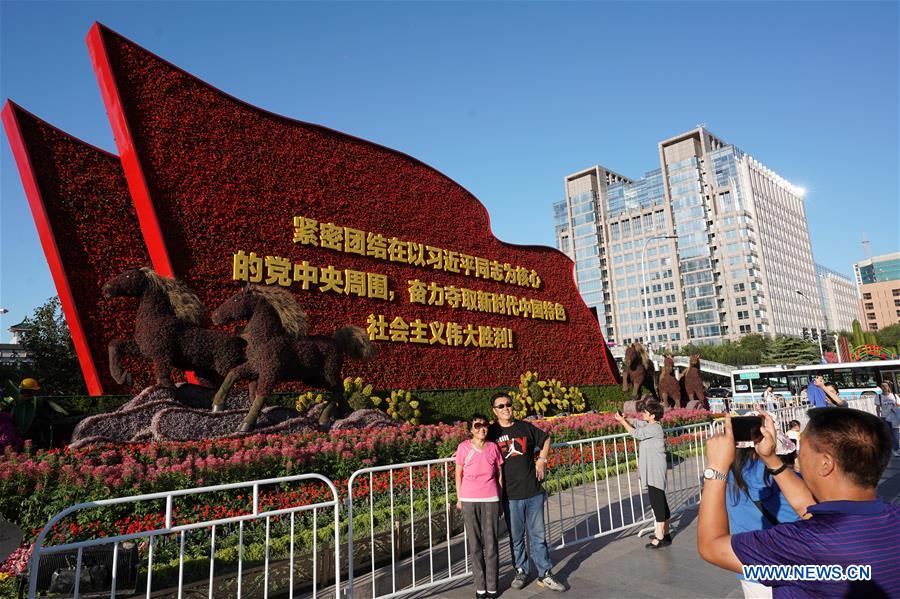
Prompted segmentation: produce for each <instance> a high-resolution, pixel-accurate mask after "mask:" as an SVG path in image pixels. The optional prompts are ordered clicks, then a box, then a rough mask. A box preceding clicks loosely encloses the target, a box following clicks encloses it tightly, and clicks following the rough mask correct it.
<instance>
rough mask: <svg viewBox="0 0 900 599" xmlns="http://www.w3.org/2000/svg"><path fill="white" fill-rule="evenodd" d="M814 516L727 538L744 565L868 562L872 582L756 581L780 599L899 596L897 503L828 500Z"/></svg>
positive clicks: (816, 508)
mask: <svg viewBox="0 0 900 599" xmlns="http://www.w3.org/2000/svg"><path fill="white" fill-rule="evenodd" d="M809 513H810V514H812V516H813V517H812V518H810V519H809V520H800V521H798V522H793V523H790V524H782V525H779V526H776V527H775V528H770V529H768V530H757V531H753V532H745V533H740V534H737V535H733V536H732V537H731V547H732V549H733V550H734V553H735V555H737V558H738V559H739V560H740V561H741V564H742V565H745V566H749V565H768V564H786V565H806V564H813V565H832V564H837V565H840V566H843V567H844V568H846V567H847V566H850V565H871V567H872V579H871V580H870V581H835V582H831V581H829V582H821V581H779V580H763V581H760V582H762V583H763V584H766V585H767V586H771V587H772V591H773V593H772V596H773V597H775V598H781V597H900V564H898V561H900V560H898V557H900V551H898V549H897V531H898V530H900V506H896V505H891V504H888V503H885V502H884V501H883V500H881V499H876V500H874V501H826V502H823V503H817V504H815V505H811V506H810V507H809Z"/></svg>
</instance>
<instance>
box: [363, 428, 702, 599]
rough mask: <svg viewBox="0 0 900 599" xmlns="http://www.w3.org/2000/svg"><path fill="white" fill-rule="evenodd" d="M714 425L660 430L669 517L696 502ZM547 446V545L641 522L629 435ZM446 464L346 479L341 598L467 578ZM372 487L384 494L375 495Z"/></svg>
mask: <svg viewBox="0 0 900 599" xmlns="http://www.w3.org/2000/svg"><path fill="white" fill-rule="evenodd" d="M715 426H716V425H715V423H709V422H706V423H701V424H693V425H686V426H680V427H674V428H670V429H666V430H665V433H666V452H667V455H668V458H669V469H668V471H667V477H668V480H667V489H666V493H667V495H668V496H669V498H670V502H671V504H672V505H673V509H672V512H673V513H676V512H678V511H680V510H683V509H684V508H686V507H689V506H691V505H694V504H696V503H697V502H699V497H700V489H701V479H702V474H703V469H704V468H705V455H704V453H703V444H704V441H705V440H706V438H708V437H709V435H710V432H711V431H712V430H714V428H715ZM551 449H552V453H551V455H550V459H549V465H550V470H549V471H548V479H547V481H546V482H545V486H546V488H547V489H548V491H550V492H551V495H550V496H549V497H548V499H547V501H545V503H544V509H545V510H546V511H545V533H546V535H547V541H548V543H549V544H550V545H551V546H552V547H554V548H561V547H564V546H570V545H573V544H577V543H581V542H585V541H589V540H591V539H596V538H599V537H602V536H605V535H609V534H613V533H617V532H621V531H623V530H627V529H630V528H632V527H634V526H636V525H641V524H644V523H647V522H650V520H651V519H652V514H651V513H650V510H649V502H647V501H645V499H644V493H643V490H642V484H641V481H640V480H639V476H638V468H637V460H638V457H639V456H638V443H637V441H636V440H635V439H634V438H633V437H632V436H631V435H629V434H625V433H620V434H615V435H604V436H599V437H592V438H588V439H579V440H575V441H566V442H560V443H556V444H553V445H552V446H551ZM451 464H453V468H454V469H455V463H454V459H453V458H442V459H435V460H424V461H419V462H409V463H405V464H391V465H387V466H375V467H370V468H363V469H360V470H358V471H356V472H354V473H353V475H352V476H351V477H350V479H349V480H348V482H347V490H348V493H347V518H348V528H349V530H348V551H347V560H348V573H347V585H346V591H347V596H348V597H350V598H352V597H354V596H359V595H361V594H362V593H363V592H365V594H366V596H370V597H373V598H374V597H395V596H399V595H404V594H407V593H411V592H414V591H422V590H425V589H428V588H430V587H434V586H436V585H439V584H444V583H447V582H450V581H453V580H457V579H461V578H464V577H466V576H468V575H469V574H470V573H471V571H470V567H469V562H468V546H467V541H466V538H465V534H462V535H460V534H459V533H460V532H463V533H464V532H465V527H464V525H463V522H462V518H461V516H460V515H459V514H458V513H457V510H456V508H455V505H454V504H455V496H456V493H455V488H451V487H452V485H454V473H455V470H451V467H450V466H451ZM376 488H380V489H382V490H383V491H384V492H385V493H382V494H381V496H380V497H378V498H376V496H375V495H376V494H375V493H374V492H373V490H374V489H376ZM417 506H418V507H417ZM361 510H362V511H365V512H364V513H365V518H363V519H361V518H360V516H359V513H360V511H361ZM379 512H381V513H380V514H379ZM407 527H408V529H407ZM501 544H502V541H501ZM358 554H359V555H358ZM358 570H362V573H361V575H360V576H358V575H357V574H360V572H356V571H358Z"/></svg>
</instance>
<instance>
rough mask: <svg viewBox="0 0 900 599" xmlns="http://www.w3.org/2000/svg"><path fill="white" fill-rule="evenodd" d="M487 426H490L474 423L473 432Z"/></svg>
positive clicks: (484, 423)
mask: <svg viewBox="0 0 900 599" xmlns="http://www.w3.org/2000/svg"><path fill="white" fill-rule="evenodd" d="M487 426H488V425H487V422H473V423H472V430H473V431H477V430H481V429H483V428H487Z"/></svg>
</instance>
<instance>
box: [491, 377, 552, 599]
mask: <svg viewBox="0 0 900 599" xmlns="http://www.w3.org/2000/svg"><path fill="white" fill-rule="evenodd" d="M491 407H492V408H493V411H494V415H495V416H496V417H497V420H496V422H494V423H493V424H491V426H490V427H489V428H488V440H490V441H493V442H494V443H496V444H497V445H499V446H500V453H501V454H502V455H503V512H504V514H505V515H506V524H507V528H509V542H510V545H511V546H512V555H513V560H514V562H515V566H516V576H515V578H514V579H513V581H512V588H514V589H521V588H522V587H524V586H525V581H526V578H527V576H528V558H529V557H531V559H532V561H534V565H535V567H536V568H537V570H538V572H537V574H538V579H537V584H538V586H539V587H541V588H544V587H546V588H548V589H550V590H553V591H565V590H566V588H565V587H564V586H563V585H562V584H560V583H559V582H557V580H556V579H555V578H554V577H553V574H552V573H551V572H550V569H551V568H552V567H553V565H552V564H551V563H550V550H549V549H548V547H547V540H546V538H545V530H544V489H543V488H542V486H541V483H542V481H543V480H544V475H545V473H546V468H547V456H548V455H549V454H550V436H549V435H548V434H547V433H545V432H544V431H542V430H541V429H539V428H537V427H536V426H534V425H532V424H531V423H530V422H523V421H516V420H514V419H513V411H512V400H511V399H510V398H509V396H508V395H506V394H504V393H498V394H497V395H495V396H494V397H493V398H492V399H491ZM538 448H539V449H540V452H541V453H540V456H538V458H537V461H535V458H534V452H535V450H536V449H538ZM526 531H527V533H528V545H529V548H528V552H527V553H526V552H525V535H526Z"/></svg>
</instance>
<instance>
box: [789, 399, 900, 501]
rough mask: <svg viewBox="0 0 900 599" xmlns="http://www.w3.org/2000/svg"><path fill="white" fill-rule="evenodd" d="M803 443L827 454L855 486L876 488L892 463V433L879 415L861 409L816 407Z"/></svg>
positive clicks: (809, 413)
mask: <svg viewBox="0 0 900 599" xmlns="http://www.w3.org/2000/svg"><path fill="white" fill-rule="evenodd" d="M808 415H809V423H808V424H807V425H806V430H805V431H804V433H803V442H804V443H810V444H812V446H813V447H814V448H815V450H816V451H820V452H826V451H827V452H828V453H829V454H830V455H831V456H832V457H833V458H834V460H835V462H837V465H838V466H839V467H840V469H841V471H842V472H844V473H845V474H846V475H847V476H849V477H850V478H851V479H852V480H853V481H854V482H855V483H856V484H858V485H860V486H862V487H866V488H871V489H874V488H876V487H877V486H878V480H879V479H880V478H881V474H882V473H883V472H884V469H885V468H887V465H888V462H890V460H891V433H890V431H889V430H888V428H887V425H886V424H885V423H884V422H883V421H882V420H881V419H880V418H878V417H877V416H874V415H872V414H869V413H867V412H863V411H862V410H853V409H849V410H837V409H834V408H814V409H812V410H810V411H809V412H808Z"/></svg>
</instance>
